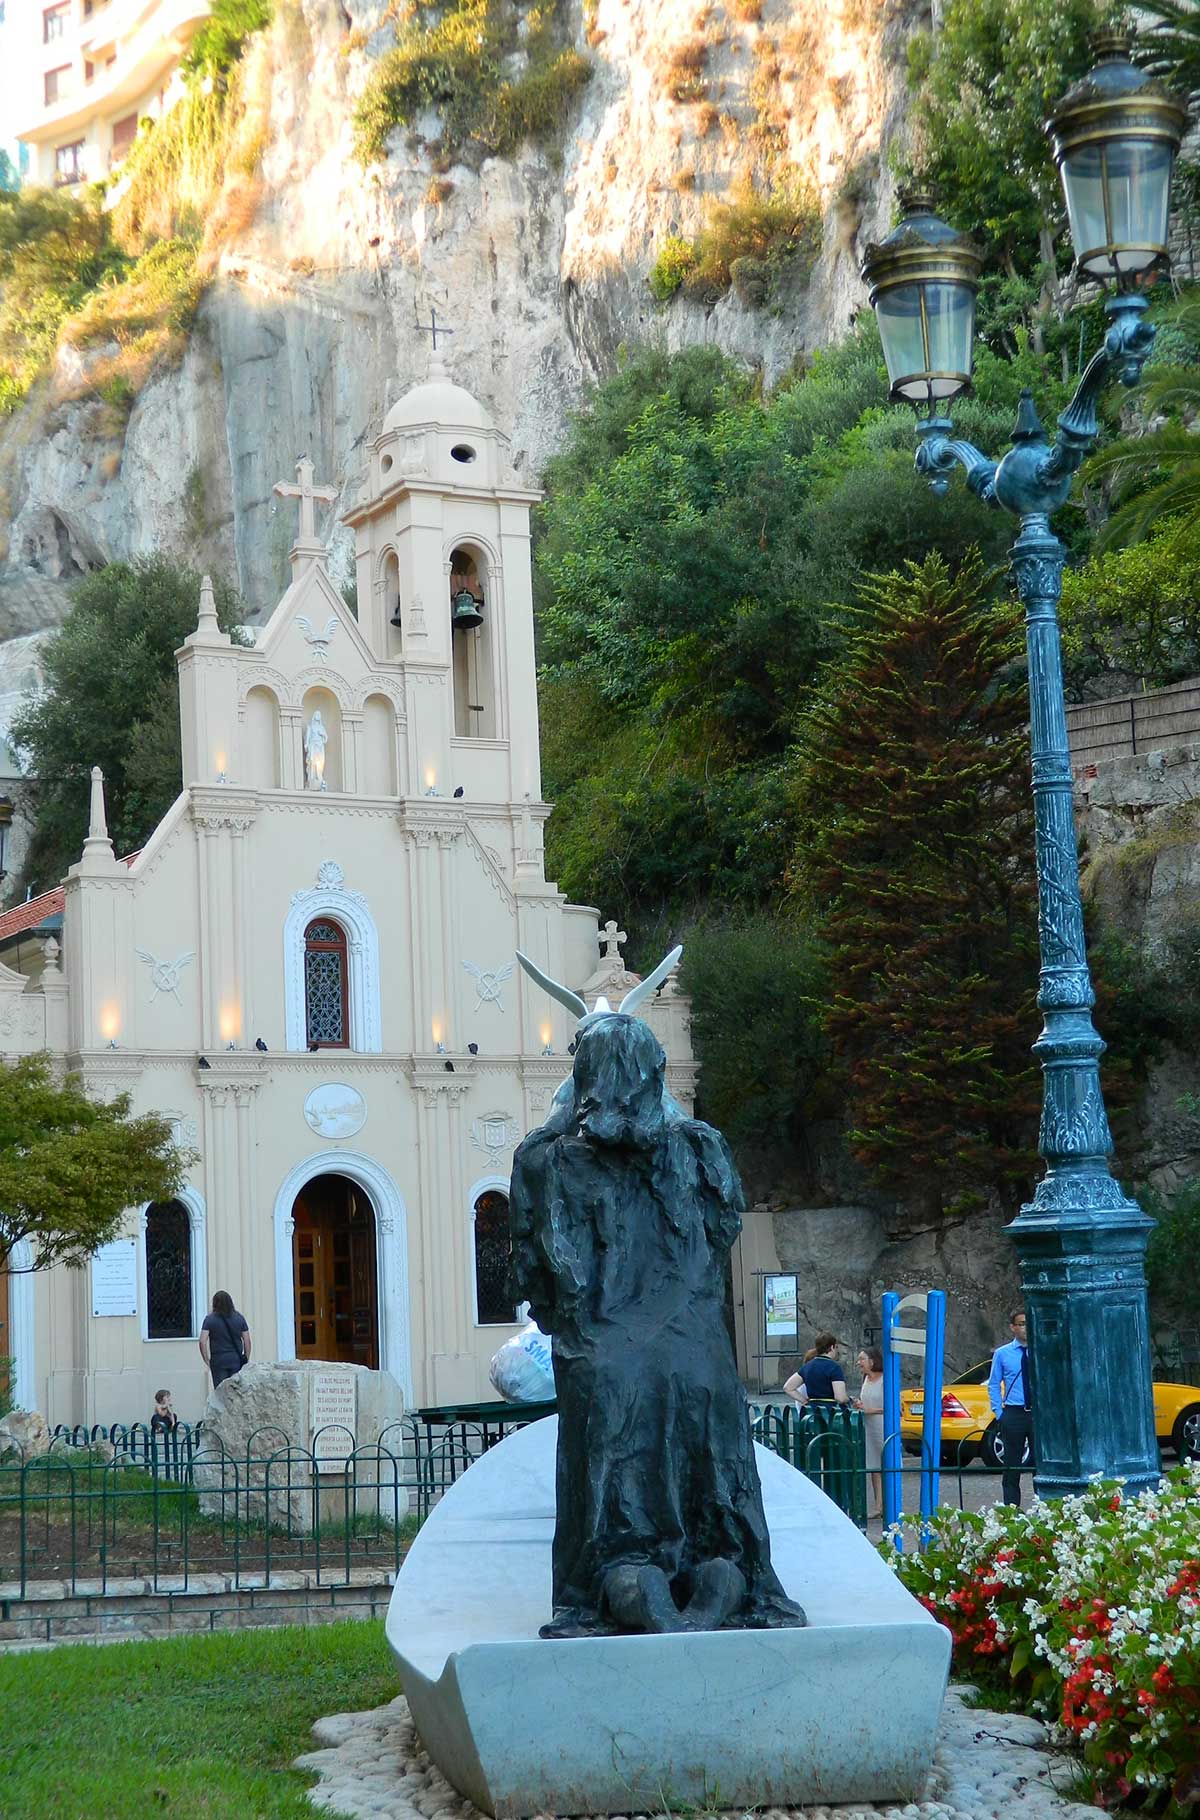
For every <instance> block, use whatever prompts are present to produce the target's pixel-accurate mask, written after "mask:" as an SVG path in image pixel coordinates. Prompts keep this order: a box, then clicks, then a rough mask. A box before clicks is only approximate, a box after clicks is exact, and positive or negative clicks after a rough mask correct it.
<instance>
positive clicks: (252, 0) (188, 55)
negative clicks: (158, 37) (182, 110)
mask: <svg viewBox="0 0 1200 1820" xmlns="http://www.w3.org/2000/svg"><path fill="white" fill-rule="evenodd" d="M272 10H273V8H272V0H212V11H211V17H210V18H208V19H207V20H206V21H205V23H204V24H203V25H202V26H201V27H200V29H199V31H198V32H197V33H196V35H195V37H194V38H193V39H192V41H191V43H190V44H189V46H188V48H187V50H186V52H185V53H184V57H183V61H182V62H181V64H180V69H181V70H182V72H183V78H184V81H185V82H190V83H198V82H202V81H204V80H206V79H208V80H212V81H215V82H219V81H220V80H221V79H222V78H223V77H224V76H226V75H227V74H228V72H229V71H230V70H231V69H232V68H233V66H234V64H235V63H236V62H237V61H238V60H239V58H240V57H241V55H242V52H243V51H244V50H245V48H246V40H247V38H249V37H251V36H252V35H253V34H254V33H255V32H261V31H262V30H263V28H264V26H267V25H269V24H270V23H271V13H272Z"/></svg>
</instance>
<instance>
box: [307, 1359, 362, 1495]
mask: <svg viewBox="0 0 1200 1820" xmlns="http://www.w3.org/2000/svg"><path fill="white" fill-rule="evenodd" d="M311 1411H312V1448H313V1451H314V1453H315V1454H316V1456H317V1471H318V1472H342V1471H344V1470H345V1463H346V1461H347V1460H348V1459H349V1458H350V1455H351V1454H352V1453H353V1452H354V1446H355V1438H356V1435H357V1427H356V1418H357V1415H358V1409H357V1392H356V1385H355V1379H354V1373H353V1372H352V1371H319V1372H316V1373H314V1376H313V1381H312V1405H311Z"/></svg>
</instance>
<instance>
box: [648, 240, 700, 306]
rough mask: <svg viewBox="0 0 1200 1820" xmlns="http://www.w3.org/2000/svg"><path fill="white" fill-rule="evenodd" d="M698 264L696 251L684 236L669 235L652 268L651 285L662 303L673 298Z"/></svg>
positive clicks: (660, 248)
mask: <svg viewBox="0 0 1200 1820" xmlns="http://www.w3.org/2000/svg"><path fill="white" fill-rule="evenodd" d="M695 263H696V249H695V247H694V246H693V245H692V243H691V241H690V240H685V239H684V237H683V235H682V234H668V235H667V237H666V239H665V240H664V241H663V243H662V245H661V246H660V247H659V249H658V252H657V253H656V254H655V258H654V264H653V265H652V266H651V267H650V277H649V280H648V282H649V285H650V289H651V291H652V292H653V293H654V295H655V297H657V298H658V301H659V302H660V303H666V302H667V300H668V299H669V298H671V297H673V296H674V295H675V293H676V291H677V290H678V289H679V287H680V285H681V284H682V283H683V281H684V279H685V278H686V277H687V275H688V273H689V272H690V271H691V270H692V268H693V267H694V265H695Z"/></svg>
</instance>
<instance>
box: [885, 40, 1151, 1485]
mask: <svg viewBox="0 0 1200 1820" xmlns="http://www.w3.org/2000/svg"><path fill="white" fill-rule="evenodd" d="M1095 49H1096V53H1097V58H1098V61H1097V64H1096V67H1095V68H1094V69H1093V70H1092V71H1091V73H1090V74H1089V75H1088V76H1087V77H1085V78H1084V80H1083V81H1082V82H1080V83H1078V84H1076V86H1075V87H1074V88H1073V89H1072V90H1071V91H1070V92H1069V93H1068V94H1067V95H1066V96H1065V97H1064V99H1063V101H1062V102H1061V103H1060V105H1059V107H1058V108H1057V109H1056V111H1055V114H1054V116H1053V118H1052V119H1051V120H1050V121H1049V123H1048V125H1047V132H1048V133H1049V134H1050V135H1051V138H1052V141H1053V145H1054V153H1055V158H1056V160H1057V162H1058V165H1059V170H1060V173H1061V176H1062V181H1063V188H1064V190H1065V192H1066V199H1067V213H1068V218H1069V221H1070V226H1071V233H1072V238H1073V244H1074V247H1075V253H1076V264H1077V267H1078V269H1079V270H1080V271H1081V272H1082V273H1084V274H1085V275H1087V276H1088V277H1090V278H1093V279H1097V280H1101V281H1103V280H1105V279H1111V280H1112V281H1114V283H1115V285H1116V294H1115V295H1113V296H1112V297H1110V298H1109V299H1108V301H1107V304H1106V308H1107V312H1108V317H1109V327H1108V330H1107V332H1106V334H1105V337H1104V342H1103V345H1102V347H1101V349H1100V351H1099V353H1097V354H1096V355H1095V357H1094V358H1093V359H1092V361H1091V362H1090V364H1089V365H1088V367H1087V369H1086V370H1085V372H1084V374H1083V376H1082V378H1081V379H1080V382H1079V385H1078V387H1077V388H1076V392H1075V396H1074V397H1073V398H1072V400H1071V402H1070V404H1069V405H1068V406H1067V408H1066V410H1065V411H1064V412H1063V413H1062V415H1061V416H1060V417H1059V420H1058V434H1057V436H1056V437H1055V439H1054V441H1053V443H1051V442H1050V441H1049V439H1048V438H1047V435H1046V432H1045V430H1044V429H1043V427H1042V425H1041V423H1040V422H1039V420H1038V415H1037V412H1036V410H1035V408H1034V404H1033V399H1032V397H1031V395H1030V394H1029V393H1028V392H1025V393H1023V394H1022V398H1021V405H1020V409H1019V411H1018V414H1017V423H1016V427H1015V429H1014V431H1013V447H1012V448H1011V449H1010V450H1009V452H1008V453H1007V454H1006V455H1005V456H1004V457H1003V458H1002V460H1001V461H999V462H998V463H997V462H993V461H990V460H989V459H988V458H987V457H986V456H985V455H983V454H981V453H980V452H979V450H978V449H976V448H974V447H973V446H972V445H971V444H970V443H969V442H965V441H962V440H960V439H958V438H956V437H955V435H954V429H953V424H952V422H951V420H950V418H949V416H947V415H945V414H944V413H945V412H946V411H947V410H948V408H949V404H950V402H951V400H952V399H953V398H954V397H955V396H957V395H958V393H960V392H962V391H964V390H965V389H966V387H967V385H968V384H969V383H970V372H971V348H972V342H973V339H974V329H975V294H976V289H977V286H978V281H979V273H980V269H981V266H982V258H981V255H980V253H979V251H978V249H977V248H975V247H974V246H973V245H972V244H971V242H970V241H969V240H967V239H965V238H964V237H963V236H962V235H960V234H957V233H956V232H955V231H954V230H953V229H952V228H950V227H948V226H947V225H946V223H945V222H942V221H939V220H938V218H937V216H936V215H935V214H934V213H933V210H932V207H931V205H930V204H929V202H928V199H927V198H921V197H914V198H912V199H911V200H910V202H909V205H908V208H907V210H906V214H905V219H904V220H903V221H902V222H901V223H900V226H899V227H898V228H897V229H896V230H895V232H894V233H893V234H892V235H890V236H889V238H888V239H887V240H885V241H884V242H883V243H882V245H879V246H872V247H869V248H868V250H867V257H866V260H865V261H864V264H863V277H864V279H865V280H866V282H867V284H868V286H869V287H870V295H871V304H872V307H873V308H874V309H875V311H876V315H877V317H878V321H879V330H880V337H881V340H882V342H883V350H884V357H885V359H886V361H887V366H888V374H889V377H890V379H891V395H892V397H893V398H894V399H907V400H909V401H910V402H913V403H915V404H917V405H918V406H920V405H925V406H926V407H927V409H928V413H929V414H928V416H927V417H926V418H925V419H924V420H923V421H922V422H921V423H919V425H918V430H917V435H918V439H919V441H918V448H917V456H916V463H917V469H918V472H919V473H921V474H924V475H926V476H927V477H928V479H929V482H930V485H931V486H932V487H933V489H934V491H935V492H939V493H944V492H945V490H946V488H947V486H948V484H949V475H950V474H951V473H952V472H953V470H954V468H955V466H956V465H957V466H961V467H962V468H963V469H964V470H965V473H966V480H967V485H968V486H969V487H970V489H971V491H972V492H974V493H975V494H977V495H978V497H979V498H980V499H983V500H985V501H987V502H988V503H989V504H996V505H1000V506H1003V507H1004V508H1005V509H1006V510H1007V511H1009V512H1012V513H1014V514H1015V516H1016V517H1017V518H1018V519H1019V521H1020V530H1019V533H1018V536H1017V539H1016V541H1015V543H1014V544H1013V551H1012V562H1013V569H1014V571H1015V574H1016V580H1017V588H1018V591H1019V593H1020V596H1021V601H1022V604H1023V606H1024V608H1025V623H1026V634H1027V644H1028V653H1029V697H1030V702H1029V705H1030V735H1031V745H1032V755H1033V798H1034V816H1035V841H1036V857H1037V882H1038V938H1039V944H1040V949H1041V972H1040V977H1039V990H1038V1005H1039V1008H1040V1009H1041V1012H1042V1015H1043V1028H1042V1032H1041V1035H1040V1036H1039V1038H1038V1040H1037V1042H1036V1043H1035V1044H1034V1053H1035V1054H1036V1055H1037V1056H1038V1058H1039V1060H1040V1061H1041V1064H1042V1074H1043V1097H1042V1118H1041V1127H1040V1131H1039V1136H1038V1148H1039V1150H1040V1152H1041V1155H1042V1157H1043V1159H1044V1160H1045V1164H1046V1173H1045V1175H1044V1176H1043V1177H1042V1179H1041V1181H1040V1182H1039V1183H1038V1185H1037V1188H1036V1191H1035V1193H1034V1197H1033V1199H1032V1201H1030V1202H1029V1203H1028V1204H1027V1205H1026V1206H1024V1207H1022V1209H1021V1211H1020V1213H1019V1215H1018V1216H1017V1218H1016V1219H1015V1220H1014V1221H1013V1222H1012V1224H1011V1226H1010V1227H1009V1229H1008V1230H1009V1232H1010V1233H1011V1234H1012V1237H1013V1239H1014V1242H1015V1244H1016V1247H1017V1255H1018V1257H1019V1259H1020V1262H1021V1270H1022V1285H1023V1290H1024V1295H1025V1301H1026V1309H1027V1314H1028V1323H1029V1349H1030V1358H1031V1365H1032V1380H1033V1388H1034V1396H1035V1400H1036V1415H1037V1469H1036V1476H1035V1480H1034V1484H1035V1489H1036V1490H1037V1492H1038V1493H1039V1494H1040V1495H1041V1496H1043V1497H1052V1496H1060V1495H1062V1494H1064V1493H1069V1492H1078V1491H1082V1490H1083V1489H1084V1487H1085V1486H1086V1485H1087V1482H1088V1480H1089V1479H1090V1478H1091V1477H1093V1476H1094V1475H1095V1474H1097V1473H1101V1474H1103V1475H1104V1476H1105V1477H1120V1478H1122V1479H1124V1480H1125V1481H1126V1483H1127V1484H1128V1486H1129V1488H1130V1489H1131V1490H1140V1489H1141V1488H1142V1487H1143V1486H1146V1485H1152V1484H1154V1483H1156V1482H1157V1479H1158V1476H1159V1470H1160V1469H1159V1457H1158V1445H1157V1441H1156V1438H1155V1423H1154V1402H1153V1390H1152V1384H1151V1371H1150V1334H1149V1318H1148V1310H1147V1301H1146V1279H1145V1270H1144V1259H1145V1250H1146V1240H1147V1237H1148V1235H1149V1232H1150V1228H1151V1225H1152V1224H1153V1222H1152V1221H1151V1220H1150V1219H1149V1218H1148V1217H1147V1216H1146V1214H1145V1213H1143V1212H1142V1210H1141V1208H1140V1207H1139V1206H1138V1205H1137V1203H1136V1202H1135V1201H1131V1200H1129V1199H1127V1197H1126V1196H1125V1195H1124V1194H1123V1193H1122V1191H1121V1188H1120V1185H1119V1183H1117V1182H1116V1181H1115V1180H1114V1179H1113V1176H1112V1172H1111V1169H1110V1167H1109V1156H1110V1153H1111V1151H1112V1138H1111V1135H1110V1133H1109V1128H1108V1117H1107V1114H1106V1112H1105V1109H1104V1097H1103V1094H1102V1092H1101V1087H1100V1056H1101V1055H1102V1054H1103V1051H1104V1043H1103V1042H1102V1041H1101V1039H1100V1037H1099V1035H1098V1034H1097V1031H1096V1028H1095V1025H1094V1024H1093V1022H1092V1006H1093V1004H1094V1003H1095V994H1094V993H1093V991H1092V983H1091V978H1090V975H1089V972H1088V964H1087V954H1086V950H1085V947H1084V933H1083V907H1082V903H1081V900H1080V894H1079V863H1078V855H1077V848H1076V841H1075V822H1074V814H1073V798H1072V782H1071V758H1070V751H1069V748H1068V744H1067V719H1066V707H1065V702H1064V697H1063V679H1062V652H1061V647H1060V643H1059V629H1058V599H1059V594H1060V591H1061V586H1062V571H1063V560H1064V555H1065V552H1064V549H1063V546H1062V544H1061V543H1060V542H1059V540H1058V538H1057V537H1055V535H1054V533H1053V532H1052V530H1051V529H1050V519H1051V516H1052V515H1053V513H1054V512H1056V511H1057V510H1058V508H1059V507H1060V506H1061V505H1062V504H1063V502H1064V501H1065V500H1066V498H1067V494H1068V492H1069V490H1070V485H1071V479H1072V476H1073V474H1074V472H1075V470H1076V468H1078V467H1079V465H1080V463H1081V462H1082V461H1083V460H1084V457H1085V456H1086V455H1087V454H1088V452H1089V451H1090V449H1091V448H1092V446H1093V444H1094V442H1095V438H1096V406H1097V402H1098V400H1099V398H1100V395H1101V393H1102V392H1103V391H1104V389H1105V387H1106V386H1107V385H1109V384H1110V383H1111V382H1112V381H1113V380H1114V379H1116V380H1119V381H1120V382H1121V383H1122V384H1123V385H1132V384H1133V383H1134V382H1135V381H1136V380H1137V378H1138V377H1139V375H1140V373H1141V370H1142V366H1143V364H1144V362H1145V360H1146V357H1147V355H1148V354H1149V352H1150V349H1151V347H1152V346H1153V344H1154V329H1153V327H1152V326H1151V325H1150V324H1149V323H1147V322H1146V321H1145V318H1144V312H1145V309H1146V299H1145V297H1144V296H1143V295H1141V294H1140V292H1139V290H1138V289H1137V287H1138V285H1139V284H1140V283H1142V282H1144V280H1145V278H1146V277H1147V275H1148V274H1150V273H1152V272H1154V271H1156V270H1158V269H1161V268H1162V267H1164V266H1165V265H1166V262H1167V222H1168V213H1169V204H1170V181H1171V169H1172V164H1173V161H1174V157H1175V154H1176V152H1177V151H1178V148H1179V145H1180V142H1181V140H1182V137H1183V132H1184V127H1185V125H1186V115H1185V112H1184V109H1183V108H1182V106H1181V105H1180V104H1179V102H1178V101H1177V100H1175V98H1174V97H1173V96H1171V95H1169V94H1167V93H1165V92H1164V91H1163V90H1161V89H1160V88H1158V87H1157V85H1156V84H1154V83H1153V82H1151V81H1149V80H1148V79H1147V77H1146V75H1145V73H1144V72H1143V71H1142V70H1139V69H1138V68H1137V67H1136V66H1135V65H1134V64H1133V63H1132V62H1131V61H1130V49H1131V41H1130V39H1129V37H1128V36H1127V35H1126V34H1122V33H1115V32H1114V33H1108V34H1104V35H1101V36H1099V37H1098V39H1097V40H1096V41H1095Z"/></svg>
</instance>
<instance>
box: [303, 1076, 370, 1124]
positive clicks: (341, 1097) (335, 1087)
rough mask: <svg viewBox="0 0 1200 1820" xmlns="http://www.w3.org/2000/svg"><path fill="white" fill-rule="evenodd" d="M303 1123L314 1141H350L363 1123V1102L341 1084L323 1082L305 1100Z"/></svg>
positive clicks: (357, 1095) (351, 1088)
mask: <svg viewBox="0 0 1200 1820" xmlns="http://www.w3.org/2000/svg"><path fill="white" fill-rule="evenodd" d="M304 1122H305V1124H306V1125H308V1126H309V1127H310V1128H311V1129H312V1130H313V1131H315V1132H316V1134H317V1136H318V1137H324V1138H347V1137H353V1136H354V1134H355V1132H356V1131H361V1130H362V1128H363V1126H364V1125H365V1124H366V1122H367V1102H366V1101H365V1100H364V1099H363V1096H362V1094H361V1093H359V1092H358V1091H357V1089H355V1088H354V1087H347V1086H346V1084H345V1082H344V1081H325V1082H324V1083H323V1084H322V1085H321V1086H320V1087H314V1088H313V1090H312V1092H311V1093H310V1094H309V1096H308V1098H307V1099H306V1100H305V1102H304Z"/></svg>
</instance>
